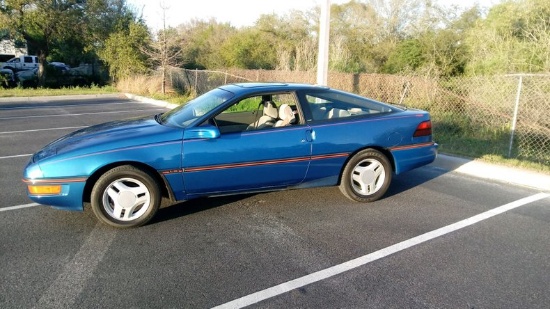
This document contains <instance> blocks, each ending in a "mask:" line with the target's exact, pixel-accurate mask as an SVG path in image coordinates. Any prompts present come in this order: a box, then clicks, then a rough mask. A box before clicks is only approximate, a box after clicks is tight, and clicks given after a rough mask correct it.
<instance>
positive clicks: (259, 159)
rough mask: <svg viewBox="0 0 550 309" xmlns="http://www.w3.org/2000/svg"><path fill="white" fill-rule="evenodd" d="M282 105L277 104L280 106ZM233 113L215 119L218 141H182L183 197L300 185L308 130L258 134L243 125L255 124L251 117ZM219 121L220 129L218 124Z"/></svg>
mask: <svg viewBox="0 0 550 309" xmlns="http://www.w3.org/2000/svg"><path fill="white" fill-rule="evenodd" d="M259 97H261V96H258V98H259ZM263 97H265V95H264V96H263ZM292 97H293V95H291V94H285V95H281V96H280V98H279V99H280V100H286V101H288V100H289V98H291V99H292ZM281 98H282V99H281ZM292 100H293V99H292ZM252 101H253V102H254V103H252V104H249V105H250V106H252V107H253V109H254V110H256V112H257V111H258V110H257V106H258V103H256V101H255V100H252ZM281 104H282V103H281V102H280V101H279V103H278V105H279V106H280V105H281ZM295 108H296V107H295ZM235 110H238V111H237V112H231V113H230V110H228V113H225V114H227V115H224V113H222V114H220V115H218V116H217V117H216V118H215V119H214V122H216V119H218V121H217V122H216V125H218V127H219V129H220V132H221V134H220V136H219V137H217V138H209V139H191V140H184V143H183V156H182V160H183V162H182V166H183V178H184V183H185V190H186V193H187V194H190V195H192V194H199V195H212V194H220V193H230V192H246V191H254V190H262V189H272V188H283V187H287V186H292V185H296V184H299V183H300V182H302V181H303V179H304V177H305V175H306V173H307V169H308V166H309V161H310V155H311V138H310V137H309V135H310V134H311V132H310V130H309V127H308V126H307V125H305V124H304V123H303V122H302V121H300V120H299V121H297V122H296V123H294V124H292V125H289V126H284V127H273V126H265V127H262V128H261V129H258V128H254V126H253V125H252V126H251V125H248V124H247V123H246V122H248V121H251V119H252V120H253V119H254V117H252V118H251V117H250V113H253V112H254V111H251V110H246V108H244V110H243V108H238V109H235ZM256 118H258V117H256ZM297 118H299V116H297ZM221 119H223V124H218V123H221V122H222V121H221ZM238 119H243V120H241V121H240V122H239V120H238Z"/></svg>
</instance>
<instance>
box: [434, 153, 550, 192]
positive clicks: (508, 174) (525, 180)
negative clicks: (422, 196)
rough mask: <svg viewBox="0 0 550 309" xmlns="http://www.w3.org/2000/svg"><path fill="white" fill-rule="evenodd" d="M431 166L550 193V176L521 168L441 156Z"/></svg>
mask: <svg viewBox="0 0 550 309" xmlns="http://www.w3.org/2000/svg"><path fill="white" fill-rule="evenodd" d="M431 166H434V167H437V168H440V169H443V170H446V171H454V172H457V173H460V174H465V175H469V176H473V177H477V178H482V179H488V180H495V181H499V182H504V183H509V184H514V185H518V186H523V187H528V188H533V189H537V190H541V191H546V192H550V175H546V174H542V173H537V172H533V171H528V170H524V169H520V168H514V167H508V166H502V165H498V164H491V163H487V162H482V161H477V160H471V159H466V158H460V157H455V156H450V155H445V154H439V155H438V156H437V159H436V160H435V161H434V162H433V163H432V164H431Z"/></svg>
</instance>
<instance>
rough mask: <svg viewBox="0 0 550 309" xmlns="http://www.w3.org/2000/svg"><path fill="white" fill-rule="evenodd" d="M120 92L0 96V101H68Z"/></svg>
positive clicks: (111, 96)
mask: <svg viewBox="0 0 550 309" xmlns="http://www.w3.org/2000/svg"><path fill="white" fill-rule="evenodd" d="M122 97H124V94H121V93H105V94H77V95H59V96H37V97H0V102H35V103H40V102H42V103H44V102H49V101H69V100H89V99H95V98H122Z"/></svg>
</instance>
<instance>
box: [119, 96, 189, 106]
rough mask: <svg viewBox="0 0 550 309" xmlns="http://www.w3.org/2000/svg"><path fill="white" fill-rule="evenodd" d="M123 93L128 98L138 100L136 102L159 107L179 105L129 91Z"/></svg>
mask: <svg viewBox="0 0 550 309" xmlns="http://www.w3.org/2000/svg"><path fill="white" fill-rule="evenodd" d="M124 95H125V96H126V97H127V98H128V99H131V100H134V101H138V102H142V103H149V104H153V105H155V106H160V107H165V108H175V107H178V106H179V105H177V104H172V103H168V102H166V101H161V100H155V99H151V98H146V97H142V96H138V95H135V94H131V93H125V94H124Z"/></svg>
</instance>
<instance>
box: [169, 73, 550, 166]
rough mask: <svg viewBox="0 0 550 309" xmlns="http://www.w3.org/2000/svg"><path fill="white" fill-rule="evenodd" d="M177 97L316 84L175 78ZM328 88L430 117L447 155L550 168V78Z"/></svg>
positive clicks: (377, 80)
mask: <svg viewBox="0 0 550 309" xmlns="http://www.w3.org/2000/svg"><path fill="white" fill-rule="evenodd" d="M170 78H171V84H172V87H173V89H174V91H178V92H185V93H189V92H191V93H193V94H195V95H199V94H202V93H204V92H206V91H208V90H210V89H212V88H214V87H217V86H220V85H223V84H228V83H238V82H255V81H258V82H298V83H315V78H316V75H315V72H288V71H263V70H230V71H226V72H219V71H201V70H182V69H173V70H171V71H170ZM328 80H329V86H330V87H333V88H338V89H342V90H346V91H350V92H354V93H357V94H360V95H363V96H367V97H370V98H374V99H377V100H380V101H383V102H388V103H397V104H401V105H404V106H406V107H409V108H419V109H424V110H428V111H429V112H430V113H431V115H432V122H433V125H434V138H435V140H436V141H437V142H438V143H439V144H440V147H441V148H440V149H441V150H442V151H444V152H449V153H455V154H460V155H465V156H469V157H482V156H486V155H496V156H501V157H504V158H516V159H520V160H527V161H531V162H536V163H540V164H543V165H550V75H527V74H523V75H506V76H484V77H460V78H428V77H422V76H397V75H381V74H346V73H330V74H329V78H328Z"/></svg>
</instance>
